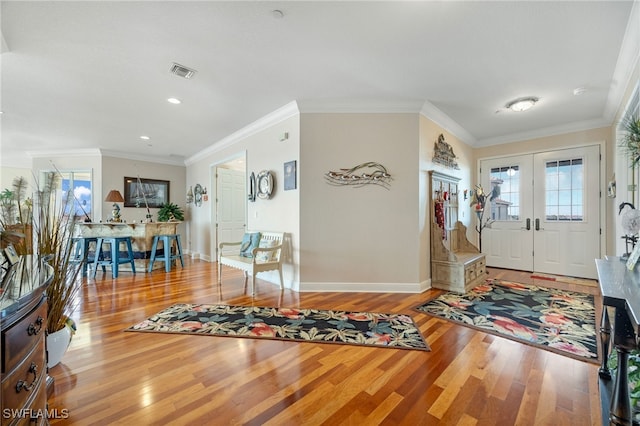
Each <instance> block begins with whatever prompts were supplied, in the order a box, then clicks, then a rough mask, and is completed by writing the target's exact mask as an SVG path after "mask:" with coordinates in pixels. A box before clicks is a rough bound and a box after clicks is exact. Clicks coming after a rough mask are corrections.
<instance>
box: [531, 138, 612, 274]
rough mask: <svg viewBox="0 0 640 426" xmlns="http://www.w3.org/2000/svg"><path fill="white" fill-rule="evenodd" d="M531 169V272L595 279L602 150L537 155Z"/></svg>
mask: <svg viewBox="0 0 640 426" xmlns="http://www.w3.org/2000/svg"><path fill="white" fill-rule="evenodd" d="M534 170H535V172H534V173H535V176H534V182H536V190H535V191H534V194H533V198H534V202H533V204H534V206H535V208H534V227H533V229H534V238H533V241H534V248H533V251H534V253H535V262H534V268H535V269H534V270H535V271H540V272H547V273H551V274H561V275H569V276H575V277H585V278H596V277H597V275H596V265H595V259H597V258H599V257H600V196H601V195H600V185H599V182H600V148H599V147H598V146H590V147H585V148H575V149H565V150H560V151H551V152H544V153H540V154H536V155H535V156H534Z"/></svg>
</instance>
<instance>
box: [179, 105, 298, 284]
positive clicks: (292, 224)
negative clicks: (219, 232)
mask: <svg viewBox="0 0 640 426" xmlns="http://www.w3.org/2000/svg"><path fill="white" fill-rule="evenodd" d="M284 133H288V136H289V137H288V139H286V140H284V141H281V140H280V139H281V136H282V135H283V134H284ZM221 145H225V143H224V141H223V143H221ZM226 145H228V146H225V147H221V148H218V149H216V146H215V145H213V146H212V148H213V149H212V150H211V151H210V152H208V153H205V154H203V155H202V158H198V159H197V161H194V162H193V163H191V164H189V166H188V169H187V182H188V185H195V184H196V183H200V184H201V185H203V186H206V187H207V188H208V190H209V194H210V197H209V201H208V202H203V204H202V206H201V207H195V206H193V205H191V206H189V217H190V223H189V229H188V232H187V234H188V241H187V245H188V247H189V249H190V251H191V252H192V253H193V254H194V255H195V256H197V257H199V258H202V259H204V260H209V261H215V259H216V251H215V247H216V246H217V241H216V235H215V222H216V220H215V187H216V183H215V168H216V165H218V164H221V163H224V162H226V161H229V160H230V159H233V158H236V157H238V156H240V157H244V156H245V155H246V159H247V163H246V164H247V170H246V172H247V175H249V174H251V172H253V173H255V174H256V175H258V173H259V172H260V171H262V170H270V171H271V172H272V173H273V175H274V178H275V179H274V180H275V191H274V193H273V195H272V197H271V199H269V200H263V199H256V201H255V202H254V203H247V229H249V230H258V231H274V232H286V233H287V241H286V242H285V243H286V250H285V252H284V256H285V265H284V267H283V273H284V280H285V286H286V287H289V288H294V289H297V288H298V283H299V271H298V268H299V265H300V260H299V238H300V214H299V205H300V192H301V182H300V179H298V189H296V190H289V191H284V189H283V180H284V163H286V162H288V161H293V160H295V161H297V162H298V169H300V166H301V165H300V158H299V147H300V130H299V116H298V115H295V116H291V117H289V118H286V119H284V120H282V121H278V122H276V123H272V124H269V125H266V126H265V127H264V128H261V129H259V130H256V131H255V132H248V135H247V136H243V137H238V138H237V140H234V141H233V143H230V144H226ZM298 176H299V175H298ZM261 278H264V279H267V280H268V281H271V282H275V283H277V282H279V278H278V276H277V273H276V274H272V273H265V274H264V275H263V276H262V277H261Z"/></svg>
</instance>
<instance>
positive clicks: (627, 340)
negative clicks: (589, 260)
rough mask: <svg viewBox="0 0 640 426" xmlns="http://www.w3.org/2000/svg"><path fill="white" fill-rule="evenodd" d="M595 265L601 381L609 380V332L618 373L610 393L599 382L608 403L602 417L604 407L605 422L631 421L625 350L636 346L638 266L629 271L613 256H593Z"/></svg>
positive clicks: (639, 316)
mask: <svg viewBox="0 0 640 426" xmlns="http://www.w3.org/2000/svg"><path fill="white" fill-rule="evenodd" d="M596 268H597V270H598V281H599V283H600V291H601V293H602V304H603V310H602V321H601V325H600V340H601V343H602V364H601V366H600V370H599V375H600V378H601V380H602V381H605V382H610V381H611V373H610V371H609V369H608V367H607V359H608V358H609V344H610V342H611V333H613V348H614V349H615V350H616V352H617V358H618V374H616V375H615V380H614V382H613V384H612V387H611V389H610V395H609V394H606V393H608V392H609V386H607V385H605V386H600V392H601V395H600V398H601V400H605V401H606V400H607V399H609V398H610V404H609V407H603V417H605V415H606V410H607V408H608V414H609V415H608V420H609V424H611V425H631V424H632V420H633V419H632V417H633V411H632V407H631V400H630V399H629V380H628V374H627V366H628V361H629V352H631V350H633V349H636V348H638V342H639V340H638V337H639V336H640V271H639V270H638V267H636V269H635V270H633V271H629V270H628V269H627V267H626V262H624V261H621V260H620V259H619V258H617V257H609V258H607V259H597V260H596ZM610 311H613V315H610ZM611 317H613V324H612V321H611V319H612V318H611ZM620 372H622V373H620ZM603 393H605V395H603ZM634 423H635V422H634Z"/></svg>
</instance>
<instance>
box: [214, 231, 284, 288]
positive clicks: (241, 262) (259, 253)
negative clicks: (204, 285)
mask: <svg viewBox="0 0 640 426" xmlns="http://www.w3.org/2000/svg"><path fill="white" fill-rule="evenodd" d="M253 232H259V231H253ZM248 233H252V232H248ZM259 233H260V243H259V245H258V247H256V248H254V249H253V250H252V251H251V254H252V256H253V257H246V256H241V255H240V247H241V245H242V242H241V241H238V242H223V243H220V244H219V245H218V247H219V250H218V282H219V283H221V282H222V265H225V266H229V267H231V268H236V269H240V270H241V271H243V272H244V279H245V285H246V283H247V279H248V277H249V274H251V278H252V282H251V294H255V290H256V274H257V273H258V272H265V271H275V270H277V271H278V273H279V274H280V290H281V291H282V290H284V280H283V279H282V242H283V240H284V232H259ZM260 245H265V246H266V247H260ZM235 246H237V247H238V252H235V251H234V252H233V253H231V254H228V253H223V249H224V248H225V247H235Z"/></svg>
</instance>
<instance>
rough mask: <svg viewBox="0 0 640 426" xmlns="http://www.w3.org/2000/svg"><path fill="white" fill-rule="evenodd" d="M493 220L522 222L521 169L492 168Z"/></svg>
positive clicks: (508, 167) (491, 196) (491, 202)
mask: <svg viewBox="0 0 640 426" xmlns="http://www.w3.org/2000/svg"><path fill="white" fill-rule="evenodd" d="M490 181H491V188H490V192H489V194H487V195H488V197H489V203H490V204H491V220H494V221H499V220H500V221H513V220H520V168H519V166H504V167H493V168H491V175H490Z"/></svg>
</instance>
